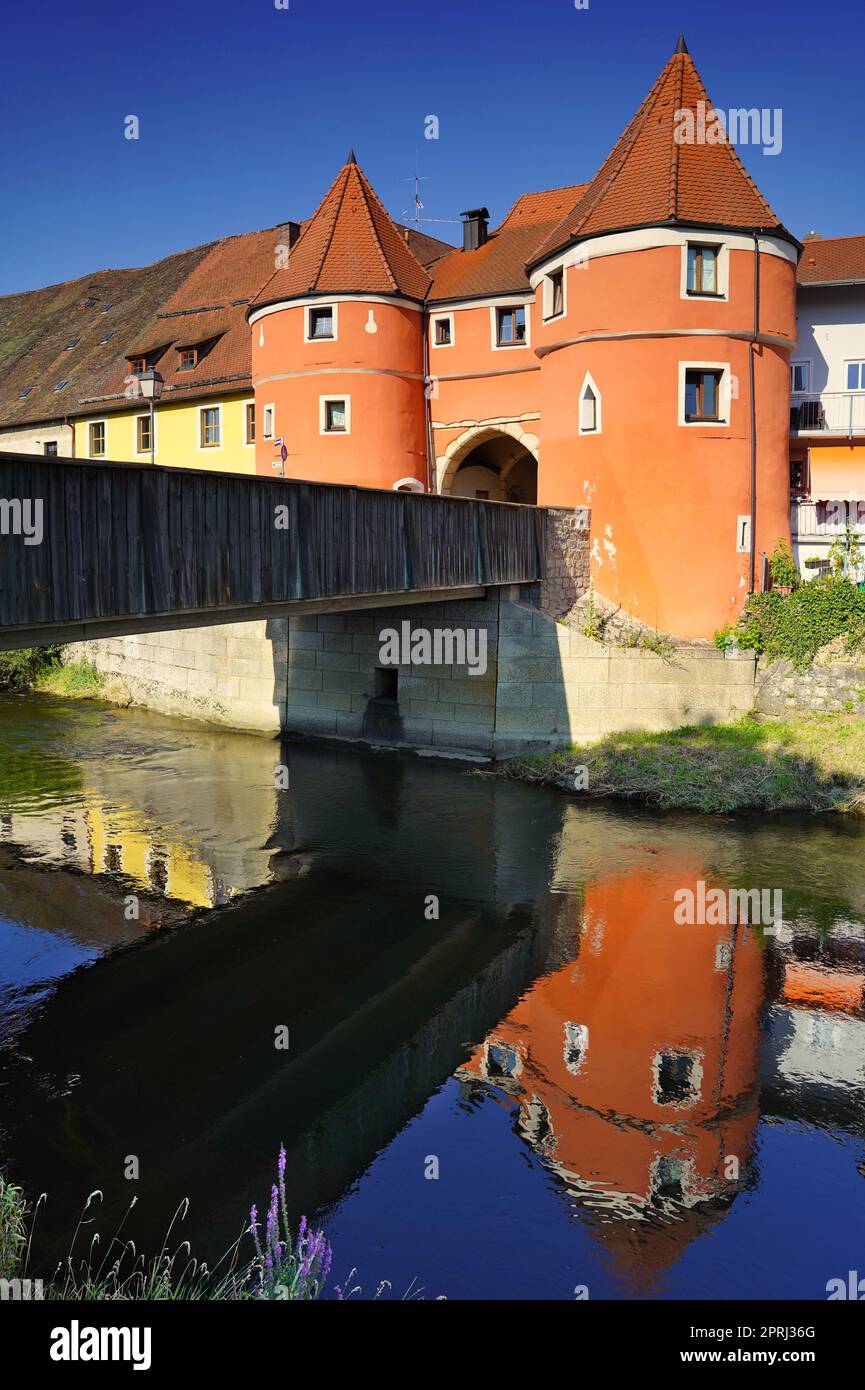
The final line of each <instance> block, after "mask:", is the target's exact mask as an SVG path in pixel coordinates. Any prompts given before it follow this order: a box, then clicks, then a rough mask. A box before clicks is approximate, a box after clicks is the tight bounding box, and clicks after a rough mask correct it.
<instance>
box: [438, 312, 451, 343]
mask: <svg viewBox="0 0 865 1390" xmlns="http://www.w3.org/2000/svg"><path fill="white" fill-rule="evenodd" d="M435 345H436V347H450V345H451V321H450V318H442V319H436V320H435Z"/></svg>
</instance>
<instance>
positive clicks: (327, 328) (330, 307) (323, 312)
mask: <svg viewBox="0 0 865 1390" xmlns="http://www.w3.org/2000/svg"><path fill="white" fill-rule="evenodd" d="M338 311H339V305H337V304H309V305H307V308H306V319H305V323H306V331H305V333H304V342H306V343H319V342H335V341H336V338H337V318H338Z"/></svg>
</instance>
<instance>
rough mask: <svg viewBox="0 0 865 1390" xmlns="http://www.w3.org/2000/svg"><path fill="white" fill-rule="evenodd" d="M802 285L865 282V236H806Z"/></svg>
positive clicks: (800, 266) (800, 270)
mask: <svg viewBox="0 0 865 1390" xmlns="http://www.w3.org/2000/svg"><path fill="white" fill-rule="evenodd" d="M798 279H799V284H800V285H827V284H828V285H831V284H839V285H841V284H850V283H851V282H853V283H854V284H865V236H833V237H817V236H814V237H806V239H805V249H804V250H803V252H802V259H801V260H800V262H799V272H798Z"/></svg>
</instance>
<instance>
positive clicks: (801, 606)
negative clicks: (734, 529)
mask: <svg viewBox="0 0 865 1390" xmlns="http://www.w3.org/2000/svg"><path fill="white" fill-rule="evenodd" d="M735 635H736V637H737V639H738V642H739V646H740V647H746V648H749V649H751V650H753V651H755V652H762V653H764V654H765V655H766V656H767V657H769V658H770V659H772V660H775V659H777V658H780V657H783V658H786V660H788V661H790V662H792V664H793V666H795V667H796V669H797V670H800V671H801V670H804V669H805V667H807V666H809V665H810V664H811V662H812V661H813V659H814V657H815V656H816V654H817V652H818V651H819V650H820V648H821V647H823V646H825V645H826V643H827V642H831V641H832V639H833V638H835V637H844V638H845V639H846V645H847V646H848V648H851V647H853V646H856V645H858V643H859V642H860V641H861V640H862V639H863V637H865V593H863V592H862V591H861V590H860V589H859V587H858V586H857V585H856V584H854V583H852V582H851V581H850V580H849V579H846V578H844V577H843V576H842V575H837V574H832V575H821V576H819V577H818V578H817V579H812V580H811V582H810V583H809V584H803V585H802V586H801V587H800V588H798V589H794V590H793V592H792V593H791V594H780V593H778V592H777V591H774V590H770V591H769V592H768V593H765V594H752V595H751V597H750V598H749V600H748V602H747V604H746V605H745V609H744V611H743V613H742V616H741V618H740V619H739V623H738V625H737V627H736V630H735Z"/></svg>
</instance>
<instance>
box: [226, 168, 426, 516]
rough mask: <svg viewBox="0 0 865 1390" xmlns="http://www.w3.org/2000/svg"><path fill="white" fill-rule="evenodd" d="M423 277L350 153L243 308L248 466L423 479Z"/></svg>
mask: <svg viewBox="0 0 865 1390" xmlns="http://www.w3.org/2000/svg"><path fill="white" fill-rule="evenodd" d="M429 284H430V280H429V276H428V275H427V273H426V271H425V270H424V268H423V266H422V265H421V264H420V262H419V261H418V260H417V259H416V258H415V256H414V254H413V253H412V251H411V249H410V247H409V245H408V241H407V233H405V232H404V230H403V229H399V228H397V227H396V226H395V224H394V223H393V222H392V221H391V219H390V217H389V216H388V214H387V212H386V211H385V209H384V208H383V206H382V204H381V203H380V202H379V200H378V198H377V197H376V194H375V192H374V191H373V189H372V187H371V185H370V183H369V181H368V180H367V179H366V177H365V175H364V174H363V173H362V171H361V170H360V168H359V167H358V164H357V161H356V160H355V156H354V152H353V151H352V152H351V153H350V154H349V157H348V160H347V162H346V164H345V165H344V166H343V168H342V169H341V170H340V172H339V174H338V175H337V177H336V179H335V180H334V183H333V184H332V185H331V187H330V189H329V190H328V192H327V193H326V194H325V197H324V199H323V200H322V202H321V204H320V205H319V207H318V209H317V210H316V212H315V213H314V215H313V216H312V218H310V220H309V222H308V223H306V225H305V226H304V228H303V231H302V232H301V235H300V237H299V239H298V241H297V243H296V245H295V246H293V247H291V248H290V249H289V248H288V247H277V248H276V249H275V269H274V273H273V275H272V276H271V278H270V280H269V281H268V283H267V284H266V285H265V286H264V289H263V290H262V291H261V293H260V294H259V296H258V298H257V299H256V301H255V302H254V303H253V305H252V308H251V309H250V313H249V323H250V329H251V333H252V378H253V385H254V389H255V435H256V439H255V449H256V471H257V472H259V473H265V474H270V475H271V476H272V475H273V474H274V473H277V474H281V475H282V476H285V477H286V478H304V479H309V480H312V481H316V482H328V483H354V484H358V485H360V486H363V487H379V488H393V487H397V486H402V487H413V488H415V489H418V488H422V487H425V486H426V482H427V449H426V423H425V422H426V411H425V404H426V402H425V399H424V357H423V354H424V343H423V300H424V296H425V295H426V293H427V290H428V288H429ZM283 450H284V451H285V454H284V456H283Z"/></svg>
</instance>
